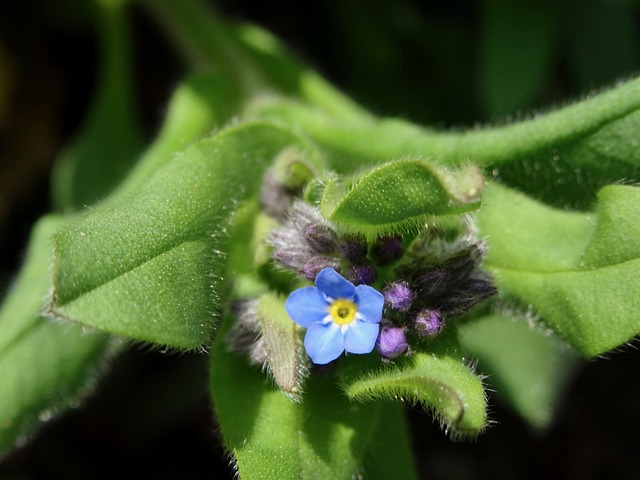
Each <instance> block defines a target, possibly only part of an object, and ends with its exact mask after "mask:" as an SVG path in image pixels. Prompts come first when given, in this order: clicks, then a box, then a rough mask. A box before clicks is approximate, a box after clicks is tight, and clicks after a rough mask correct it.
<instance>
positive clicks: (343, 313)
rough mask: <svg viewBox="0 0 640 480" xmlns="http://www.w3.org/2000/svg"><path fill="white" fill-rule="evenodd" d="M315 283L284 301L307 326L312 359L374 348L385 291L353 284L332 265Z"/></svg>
mask: <svg viewBox="0 0 640 480" xmlns="http://www.w3.org/2000/svg"><path fill="white" fill-rule="evenodd" d="M315 283H316V286H315V287H303V288H300V289H298V290H296V291H294V292H292V293H291V295H289V298H288V299H287V301H286V303H285V308H286V310H287V313H288V314H289V316H290V317H291V319H292V320H293V321H294V322H296V323H297V324H298V325H300V326H302V327H304V328H306V329H307V334H306V336H305V338H304V348H305V350H306V351H307V354H309V357H311V360H312V361H313V363H317V364H321V365H324V364H326V363H329V362H331V361H333V360H335V359H336V358H338V357H339V356H340V355H341V354H342V352H344V351H345V350H346V351H347V352H349V353H369V352H371V351H372V350H373V347H374V345H375V343H376V339H377V338H378V333H379V331H380V320H381V319H382V308H383V306H384V297H383V296H382V294H381V293H380V292H378V291H377V290H376V289H374V288H372V287H369V286H368V285H358V286H357V287H356V286H354V285H353V284H352V283H350V282H349V281H347V280H346V279H345V278H344V277H343V276H342V275H340V274H339V273H338V272H336V271H335V270H334V269H333V268H325V269H323V270H321V271H320V273H318V275H317V276H316V281H315Z"/></svg>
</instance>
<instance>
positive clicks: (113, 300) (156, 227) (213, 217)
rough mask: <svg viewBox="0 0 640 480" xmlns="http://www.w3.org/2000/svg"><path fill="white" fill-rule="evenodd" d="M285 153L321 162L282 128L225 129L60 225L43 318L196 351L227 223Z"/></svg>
mask: <svg viewBox="0 0 640 480" xmlns="http://www.w3.org/2000/svg"><path fill="white" fill-rule="evenodd" d="M291 146H295V147H296V148H298V150H299V151H301V152H303V153H304V154H306V156H307V157H309V158H310V160H311V161H316V162H318V161H319V160H318V159H317V157H315V156H314V153H313V149H312V148H311V147H310V146H309V144H308V143H306V142H305V141H303V140H302V139H300V137H298V136H296V135H295V134H293V133H291V132H290V131H288V130H287V129H284V128H281V127H276V126H273V125H270V124H267V123H263V122H255V123H247V124H241V125H237V126H234V127H230V128H228V129H226V130H224V131H222V132H220V133H219V134H217V135H216V136H215V137H213V138H210V139H206V140H202V141H200V142H198V143H195V144H193V145H192V146H190V147H189V148H188V149H186V150H185V151H184V152H182V153H179V154H176V156H175V157H174V158H173V160H172V161H171V162H169V163H167V164H166V165H164V166H163V167H162V168H161V169H159V170H158V171H156V172H155V173H154V174H153V175H152V176H151V177H150V178H149V179H148V180H147V181H146V182H144V184H142V185H141V186H140V188H139V190H138V191H137V192H136V194H135V195H126V196H125V199H126V201H121V200H119V199H113V200H112V201H110V202H106V203H105V204H104V205H102V206H101V207H97V208H95V209H92V210H90V211H89V212H88V214H87V215H85V216H84V217H83V218H82V219H81V220H80V221H78V222H75V223H73V224H71V225H69V226H67V227H66V228H64V229H63V230H62V231H61V232H60V233H59V234H58V235H57V236H56V238H55V258H54V285H53V293H52V301H51V304H50V306H49V311H50V313H51V314H52V315H54V316H56V317H61V318H68V319H71V320H74V321H77V322H80V323H82V324H84V325H88V326H91V327H94V328H97V329H99V330H105V331H109V332H112V333H116V334H119V335H125V336H129V337H132V338H135V339H139V340H145V341H149V342H154V343H159V344H166V345H171V346H175V347H182V348H195V347H198V346H201V345H203V344H204V343H205V342H207V340H208V339H209V335H210V333H211V329H212V327H213V323H214V318H215V313H216V311H217V309H218V301H219V299H220V296H221V295H222V290H221V289H222V285H221V278H220V275H221V272H222V268H224V263H225V262H224V248H225V247H224V244H225V242H226V241H227V235H226V233H225V228H226V226H227V224H228V220H229V218H230V216H231V214H232V213H233V211H234V209H235V206H236V205H237V204H238V202H241V201H243V200H244V199H246V198H249V197H251V196H253V195H255V194H256V193H257V190H258V187H259V185H260V183H261V179H262V172H263V170H264V169H265V168H266V166H268V165H269V164H270V163H271V162H272V161H273V160H274V158H275V157H276V156H277V154H278V153H279V152H280V151H282V150H283V149H285V148H287V147H291Z"/></svg>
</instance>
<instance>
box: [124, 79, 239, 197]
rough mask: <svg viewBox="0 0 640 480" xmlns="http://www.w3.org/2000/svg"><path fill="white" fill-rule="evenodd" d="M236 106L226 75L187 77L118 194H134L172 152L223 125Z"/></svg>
mask: <svg viewBox="0 0 640 480" xmlns="http://www.w3.org/2000/svg"><path fill="white" fill-rule="evenodd" d="M239 103H240V97H239V92H238V91H237V86H236V85H234V84H233V82H232V81H231V79H230V78H228V77H227V76H224V75H216V74H212V73H209V72H200V73H197V74H192V75H190V76H189V77H188V78H187V79H186V80H184V81H183V82H182V84H181V85H179V86H178V88H177V89H176V90H175V92H174V93H173V96H172V97H171V100H170V101H169V105H168V107H167V115H166V117H165V119H164V123H163V124H162V129H161V130H160V132H159V133H158V135H157V137H156V139H155V141H154V142H153V144H152V145H151V146H150V147H149V148H148V149H147V150H146V151H145V153H144V154H143V155H142V157H141V158H140V160H139V161H138V162H137V163H136V165H135V166H134V167H133V168H132V169H131V172H130V173H129V174H128V175H127V177H126V178H125V179H124V180H123V182H122V184H120V185H119V186H118V190H117V192H118V194H120V193H121V192H123V191H135V190H136V188H138V187H140V185H141V184H142V183H144V182H145V181H146V180H147V179H148V178H149V177H150V176H151V175H153V174H154V172H155V171H156V170H158V169H160V168H162V166H164V165H165V164H166V163H168V162H170V161H171V159H172V158H173V155H174V154H175V153H176V152H178V151H180V150H183V149H184V148H186V147H187V146H188V145H189V144H190V143H192V142H194V141H195V140H198V139H200V138H201V137H204V136H206V135H209V134H210V132H211V131H212V130H213V129H214V128H218V127H220V126H222V125H224V124H226V123H227V122H228V121H229V119H230V118H231V117H232V115H233V114H234V112H235V111H236V109H237V108H238V106H239Z"/></svg>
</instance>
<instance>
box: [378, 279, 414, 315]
mask: <svg viewBox="0 0 640 480" xmlns="http://www.w3.org/2000/svg"><path fill="white" fill-rule="evenodd" d="M382 294H383V295H384V303H385V305H386V306H387V308H390V309H391V310H397V311H400V312H406V311H408V310H409V308H410V307H411V303H412V302H413V290H412V289H411V287H410V286H409V284H408V283H407V282H405V281H404V280H398V281H396V282H391V283H389V284H387V286H386V287H385V288H384V290H383V291H382Z"/></svg>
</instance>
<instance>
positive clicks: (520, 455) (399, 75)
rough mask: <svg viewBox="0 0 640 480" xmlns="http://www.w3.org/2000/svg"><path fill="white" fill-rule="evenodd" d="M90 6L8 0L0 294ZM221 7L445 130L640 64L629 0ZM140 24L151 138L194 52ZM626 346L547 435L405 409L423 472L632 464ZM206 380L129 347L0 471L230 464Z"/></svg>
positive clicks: (635, 450) (638, 19)
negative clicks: (452, 428)
mask: <svg viewBox="0 0 640 480" xmlns="http://www.w3.org/2000/svg"><path fill="white" fill-rule="evenodd" d="M83 3H85V2H84V0H39V1H38V0H25V1H22V2H0V292H2V291H4V290H5V289H6V287H7V286H8V285H9V283H10V280H11V277H12V275H13V273H14V272H15V271H16V269H17V268H18V267H19V265H20V262H21V259H22V256H23V254H24V248H25V244H26V239H27V236H28V233H29V231H30V228H31V225H32V224H33V222H34V221H35V220H36V219H37V218H38V217H39V216H40V215H42V214H44V213H46V212H47V211H48V210H49V209H50V205H49V172H50V169H51V166H52V163H53V161H54V160H55V158H56V154H57V153H58V152H60V150H61V149H62V148H63V146H64V145H67V144H68V143H69V142H70V141H71V140H72V139H73V135H74V133H75V132H77V130H78V128H79V127H80V125H81V124H82V122H83V119H84V118H85V115H86V113H87V108H88V105H89V103H90V100H91V96H92V93H93V87H94V85H95V82H96V67H97V65H96V54H97V41H96V38H95V34H94V30H93V24H92V22H91V21H90V18H88V17H89V16H88V10H87V9H86V8H85V7H83ZM217 5H218V8H219V10H221V11H222V12H223V13H224V15H225V16H226V17H228V18H230V19H232V20H239V21H245V20H246V21H252V22H256V23H258V24H260V25H262V26H264V27H266V28H267V29H269V30H271V31H272V32H274V33H276V34H277V35H278V36H279V37H280V38H282V39H283V40H284V41H285V43H286V44H287V45H289V46H290V48H291V49H292V50H293V51H294V52H295V53H296V54H297V55H298V56H299V57H300V58H301V59H302V60H303V61H304V62H305V63H307V64H308V65H310V66H313V67H314V68H316V69H317V70H318V71H320V72H321V73H322V74H324V75H325V76H326V77H327V78H329V79H330V80H331V81H332V82H334V83H335V84H336V85H338V86H339V87H340V88H342V89H343V90H344V91H345V92H347V93H348V94H350V95H351V96H353V97H354V98H355V99H356V100H358V101H359V102H360V103H362V104H363V105H365V106H366V107H368V108H369V109H371V110H372V111H374V112H376V113H378V114H381V115H387V116H397V117H403V118H408V119H411V120H414V121H416V122H419V123H423V124H429V125H431V126H435V127H438V128H462V127H469V126H473V125H476V124H479V123H486V122H493V123H496V122H498V123H501V122H505V121H510V120H513V119H518V118H523V117H525V116H526V115H528V114H530V112H532V111H536V110H546V109H548V108H550V107H552V106H554V105H558V104H560V103H561V102H565V101H566V100H567V99H577V98H580V97H581V96H584V95H586V94H588V93H589V92H592V91H593V90H595V89H599V88H602V87H605V86H608V85H611V84H613V83H614V82H616V81H618V80H621V79H624V78H629V77H631V76H633V75H634V74H636V73H638V71H639V66H640V41H639V40H640V15H639V12H640V9H639V8H638V6H637V2H633V1H620V0H618V1H615V0H609V1H598V0H584V1H578V0H567V1H551V0H548V1H533V0H531V1H516V0H486V1H472V0H468V1H465V0H452V1H447V2H445V1H441V2H437V1H433V2H426V1H425V2H420V1H417V0H416V1H408V0H407V1H392V0H389V1H370V2H356V1H350V0H347V1H340V0H328V1H324V2H293V1H283V0H279V1H272V2H259V1H249V0H246V1H233V0H226V1H220V2H217ZM514 16H515V17H522V16H525V17H526V18H527V22H526V32H525V33H526V35H524V36H525V37H526V42H525V45H526V49H522V48H520V49H515V50H514V48H515V47H514V45H515V44H516V43H517V42H510V41H508V40H509V38H510V37H509V35H510V33H509V29H510V28H515V27H514V25H515V26H516V27H517V26H518V23H517V20H514V21H513V22H510V21H509V19H510V18H514ZM132 27H133V31H134V34H135V45H134V48H135V53H134V57H135V73H136V86H137V91H138V97H137V98H138V102H139V105H138V106H139V109H140V112H141V114H142V117H143V121H144V126H145V129H146V133H147V134H148V136H149V138H151V137H152V136H153V134H154V132H155V131H156V130H157V128H158V126H159V125H160V123H161V121H162V116H163V112H164V105H165V104H166V100H167V98H168V97H169V95H170V93H171V91H172V90H173V88H174V87H175V85H176V84H177V82H178V81H179V80H180V79H181V78H182V76H183V74H184V67H183V63H182V61H181V60H180V58H178V56H177V53H176V52H175V50H174V49H173V47H172V46H171V45H170V44H169V43H168V41H167V40H166V38H165V37H164V36H163V34H162V32H161V31H160V30H159V29H158V28H157V27H156V25H155V24H154V23H153V22H152V21H151V20H150V19H149V17H148V16H147V15H145V12H144V11H143V10H142V9H140V8H134V10H133V22H132ZM519 28H520V29H521V30H522V28H521V27H519ZM505 38H506V40H507V41H506V42H505ZM631 314H636V313H631ZM603 321H606V319H603ZM623 350H624V351H622V352H616V353H611V354H610V355H608V358H606V359H599V360H596V361H592V362H588V363H586V362H585V365H584V366H583V367H582V368H581V370H580V371H579V373H578V374H577V375H576V376H575V378H574V379H573V381H572V382H571V384H570V385H569V387H568V389H567V391H566V392H565V395H564V396H563V399H562V401H561V404H560V406H559V409H558V413H557V417H556V421H555V422H554V424H553V425H552V426H551V427H550V429H549V430H548V431H546V432H533V431H531V430H530V429H529V428H528V427H527V426H526V425H525V424H524V423H523V422H522V421H521V420H520V419H519V418H518V417H516V416H515V415H514V414H512V413H511V412H509V411H508V410H504V409H503V408H502V407H501V406H500V405H499V404H498V403H497V402H496V400H495V399H493V398H491V399H490V401H491V403H492V405H493V407H492V414H491V417H492V419H493V420H494V421H495V424H493V425H492V426H491V427H490V428H489V430H488V431H487V432H486V433H485V434H484V435H482V436H481V437H479V438H478V440H477V441H476V442H472V443H461V444H459V443H453V442H451V441H449V440H448V439H447V438H446V437H445V436H444V435H443V434H442V433H441V432H440V431H439V428H438V427H437V425H435V424H433V423H432V422H431V418H430V416H429V415H428V414H425V413H423V412H421V411H420V410H419V409H410V410H409V419H410V422H411V426H412V430H413V438H414V445H415V452H416V458H417V461H418V464H419V467H420V472H421V475H422V477H423V478H436V479H449V478H451V479H458V478H460V479H475V478H480V479H484V478H487V479H489V478H491V479H494V478H498V479H501V478H506V479H509V478H514V479H515V478H518V479H529V478H531V479H534V478H536V479H537V478H558V479H560V478H562V479H564V478H566V479H597V478H608V479H610V478H624V479H632V478H639V477H640V474H639V473H637V460H638V458H640V440H638V434H637V430H638V428H639V427H640V414H639V413H638V405H640V387H639V382H638V381H637V379H638V373H637V372H639V371H640V368H639V367H640V355H638V352H637V351H636V350H635V349H633V348H631V347H626V348H625V349H623ZM206 385H207V367H206V356H203V355H186V354H185V355H180V356H176V355H163V354H161V353H158V352H150V351H148V350H146V349H142V348H135V347H134V348H132V349H131V351H129V352H127V353H126V354H125V355H123V356H122V357H121V358H119V359H118V360H116V361H114V363H113V369H112V372H111V373H110V374H109V375H107V376H106V377H105V378H104V379H103V382H102V384H101V385H100V386H99V388H98V391H97V392H96V394H95V395H93V396H92V397H91V398H90V399H89V401H88V402H87V403H86V405H85V406H83V407H80V408H78V409H77V410H76V411H74V412H71V413H70V414H68V415H66V416H64V417H63V418H61V419H56V420H54V421H52V422H51V423H50V425H47V426H46V427H45V428H44V429H43V431H42V432H41V433H40V434H39V435H38V436H37V438H36V439H35V441H33V442H32V443H31V444H30V445H29V446H27V447H25V448H22V449H19V450H18V451H16V452H15V453H14V454H12V455H11V456H10V457H8V458H7V459H6V460H5V461H4V463H2V464H0V478H2V479H5V478H7V479H49V478H51V479H58V478H60V479H80V478H95V479H107V478H130V477H131V478H132V477H137V478H156V479H162V478H185V479H190V478H231V476H232V475H233V472H232V470H231V469H230V468H229V467H228V460H227V458H226V457H225V453H224V451H223V450H222V448H221V447H220V446H219V443H218V442H217V435H216V434H215V427H214V426H213V425H212V422H211V409H210V407H209V403H208V398H207V391H206ZM0 394H2V393H1V379H0Z"/></svg>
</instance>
